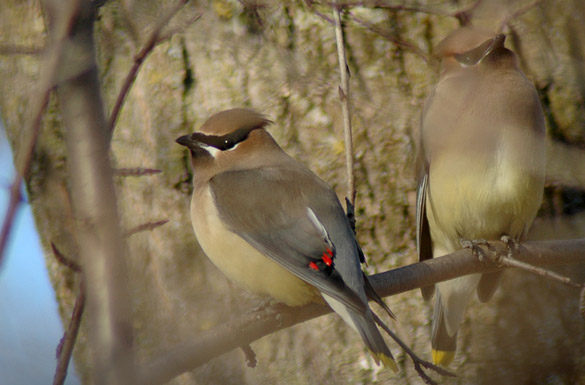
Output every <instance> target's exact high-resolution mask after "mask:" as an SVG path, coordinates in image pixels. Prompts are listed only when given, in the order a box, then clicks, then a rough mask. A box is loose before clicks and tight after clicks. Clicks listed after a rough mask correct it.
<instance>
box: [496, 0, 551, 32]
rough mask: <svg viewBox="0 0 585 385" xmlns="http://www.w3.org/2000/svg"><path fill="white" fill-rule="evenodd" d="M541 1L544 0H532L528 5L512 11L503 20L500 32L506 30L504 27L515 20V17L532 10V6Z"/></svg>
mask: <svg viewBox="0 0 585 385" xmlns="http://www.w3.org/2000/svg"><path fill="white" fill-rule="evenodd" d="M540 3H542V0H536V1H534V2H532V3H531V4H528V5H526V6H524V7H522V8H520V9H519V10H517V11H516V12H514V13H512V14H511V15H508V16H507V17H506V18H505V19H504V21H502V23H501V24H500V28H498V33H500V32H502V31H503V30H504V27H506V25H508V23H510V21H511V20H514V19H516V18H518V17H520V16H522V15H523V14H525V13H526V12H528V11H530V10H531V9H532V8H534V7H536V6H537V5H539V4H540Z"/></svg>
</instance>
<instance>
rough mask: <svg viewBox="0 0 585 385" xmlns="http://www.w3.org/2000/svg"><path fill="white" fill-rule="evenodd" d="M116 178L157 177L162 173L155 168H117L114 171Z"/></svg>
mask: <svg viewBox="0 0 585 385" xmlns="http://www.w3.org/2000/svg"><path fill="white" fill-rule="evenodd" d="M112 171H113V172H114V175H115V176H121V177H126V176H147V175H155V174H160V173H161V172H162V171H161V170H157V169H154V168H144V167H136V168H116V169H113V170H112Z"/></svg>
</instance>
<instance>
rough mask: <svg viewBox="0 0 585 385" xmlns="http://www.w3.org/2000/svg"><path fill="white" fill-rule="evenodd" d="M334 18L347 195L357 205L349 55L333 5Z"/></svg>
mask: <svg viewBox="0 0 585 385" xmlns="http://www.w3.org/2000/svg"><path fill="white" fill-rule="evenodd" d="M332 8H333V20H334V21H335V41H336V43H337V61H338V62H339V75H340V78H341V84H340V85H339V101H340V102H341V112H342V115H343V134H344V138H345V169H346V175H347V192H346V196H347V198H348V199H349V201H350V203H351V204H352V206H355V195H356V191H355V177H354V171H353V168H354V167H353V139H352V135H351V116H350V99H349V67H348V66H347V57H346V54H345V42H344V40H343V27H342V25H341V11H340V8H339V7H337V6H333V7H332Z"/></svg>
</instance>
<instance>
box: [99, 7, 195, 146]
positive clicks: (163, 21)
mask: <svg viewBox="0 0 585 385" xmlns="http://www.w3.org/2000/svg"><path fill="white" fill-rule="evenodd" d="M186 2H187V0H178V1H177V3H176V4H175V5H174V6H173V7H172V8H171V9H170V10H169V11H168V12H167V13H166V14H165V15H164V16H163V17H161V18H160V19H159V20H158V22H157V24H156V26H155V27H154V29H153V30H152V32H151V33H150V35H149V36H148V39H146V43H144V46H143V47H142V49H141V50H140V52H138V54H137V55H136V56H135V57H134V64H133V65H132V68H130V71H128V75H126V79H125V80H124V84H123V85H122V89H121V90H120V93H119V94H118V98H117V99H116V103H115V104H114V108H113V109H112V113H111V114H110V119H109V121H108V129H109V132H110V138H111V136H112V134H113V133H114V127H115V126H116V121H117V120H118V115H119V114H120V111H121V109H122V106H123V105H124V100H125V99H126V95H127V94H128V92H129V91H130V88H132V85H133V84H134V80H135V79H136V76H137V74H138V70H139V69H140V66H141V65H142V63H143V62H144V60H145V59H146V57H147V56H148V55H149V54H150V53H151V52H152V50H153V49H154V47H156V45H157V44H158V42H159V39H160V35H161V32H162V30H163V28H164V27H166V25H167V24H168V23H169V21H170V20H171V19H172V18H173V16H175V15H176V14H177V12H179V10H180V9H181V8H182V7H183V5H185V3H186Z"/></svg>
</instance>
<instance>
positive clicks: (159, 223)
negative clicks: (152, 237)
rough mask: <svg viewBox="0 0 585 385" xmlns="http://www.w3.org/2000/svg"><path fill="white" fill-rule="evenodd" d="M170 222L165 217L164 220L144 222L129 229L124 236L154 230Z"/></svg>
mask: <svg viewBox="0 0 585 385" xmlns="http://www.w3.org/2000/svg"><path fill="white" fill-rule="evenodd" d="M168 222H169V220H168V219H163V220H162V221H157V222H147V223H143V224H141V225H138V226H136V227H133V228H131V229H130V230H127V231H126V232H125V233H124V236H125V237H126V238H129V237H131V236H133V235H134V234H137V233H141V232H143V231H152V230H154V229H156V228H157V227H160V226H162V225H164V224H166V223H168Z"/></svg>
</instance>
